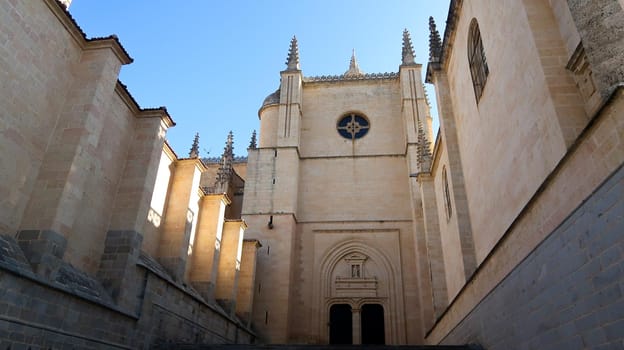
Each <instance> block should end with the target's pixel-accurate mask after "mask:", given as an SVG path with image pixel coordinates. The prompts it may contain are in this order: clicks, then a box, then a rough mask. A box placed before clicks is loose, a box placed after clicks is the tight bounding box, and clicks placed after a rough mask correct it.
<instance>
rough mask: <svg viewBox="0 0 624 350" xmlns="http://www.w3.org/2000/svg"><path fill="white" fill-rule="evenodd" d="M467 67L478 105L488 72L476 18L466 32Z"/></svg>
mask: <svg viewBox="0 0 624 350" xmlns="http://www.w3.org/2000/svg"><path fill="white" fill-rule="evenodd" d="M468 65H469V66H470V75H471V76H472V86H473V87H474V92H475V98H476V99H477V103H478V102H479V99H481V95H482V94H483V87H484V86H485V82H486V81H487V77H488V74H489V73H490V70H489V69H488V66H487V61H486V59H485V51H484V50H483V42H481V32H479V24H478V23H477V19H476V18H473V19H472V22H470V29H469V31H468Z"/></svg>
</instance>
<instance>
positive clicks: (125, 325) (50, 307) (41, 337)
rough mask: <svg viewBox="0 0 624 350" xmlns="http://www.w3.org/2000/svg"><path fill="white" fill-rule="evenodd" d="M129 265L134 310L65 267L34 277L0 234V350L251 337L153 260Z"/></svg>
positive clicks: (13, 246)
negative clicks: (51, 278)
mask: <svg viewBox="0 0 624 350" xmlns="http://www.w3.org/2000/svg"><path fill="white" fill-rule="evenodd" d="M115 234H116V233H109V241H110V240H113V238H114V237H113V236H115ZM134 268H135V269H136V276H137V279H136V281H134V282H135V283H136V286H135V287H136V292H137V294H136V299H135V300H134V302H135V303H134V307H133V308H130V307H126V308H124V309H120V308H119V307H118V306H117V305H116V304H115V303H114V301H113V300H112V299H111V298H110V297H109V296H108V295H107V293H106V292H105V291H104V290H103V289H102V288H101V287H100V286H99V284H98V283H97V281H95V280H92V279H89V277H88V276H87V275H85V274H81V273H80V272H79V271H77V270H75V269H72V268H71V267H69V265H67V264H66V265H64V266H63V267H62V268H61V269H60V270H59V271H61V272H60V273H59V278H58V279H57V280H55V281H48V280H47V279H44V278H42V277H41V276H39V275H36V274H35V273H33V272H32V271H31V270H30V268H29V266H28V264H27V263H26V259H25V257H24V256H23V254H22V253H21V251H20V249H19V246H18V244H17V243H16V242H15V240H14V239H12V238H11V237H7V236H0V285H1V286H2V287H1V288H0V349H6V348H8V347H10V348H11V349H18V348H22V347H23V348H24V349H28V348H30V349H33V350H34V349H49V348H52V349H66V348H68V349H72V348H76V349H150V348H152V347H153V346H156V345H158V344H161V343H166V342H181V343H184V342H193V343H236V342H243V343H250V342H251V341H252V340H253V334H251V333H250V332H249V331H248V330H247V329H246V328H245V327H243V326H242V325H240V324H239V323H238V321H236V320H235V319H233V318H230V317H229V316H228V315H226V314H225V313H224V312H223V311H222V310H220V309H219V308H218V307H215V306H213V305H209V304H208V303H206V302H205V301H203V300H202V298H201V297H199V295H198V294H197V293H195V292H194V291H193V290H192V289H189V288H187V287H185V286H184V285H180V284H176V283H175V282H173V280H172V279H171V278H170V277H168V276H167V275H165V272H164V269H163V268H162V267H159V266H158V264H157V263H156V262H155V261H153V260H150V259H149V258H147V257H146V256H143V255H142V256H141V257H140V258H138V264H136V265H135V266H134ZM63 271H65V272H63ZM61 275H62V276H61ZM63 276H65V277H63ZM122 277H123V274H122V275H121V277H120V278H122ZM127 284H128V283H126V288H127Z"/></svg>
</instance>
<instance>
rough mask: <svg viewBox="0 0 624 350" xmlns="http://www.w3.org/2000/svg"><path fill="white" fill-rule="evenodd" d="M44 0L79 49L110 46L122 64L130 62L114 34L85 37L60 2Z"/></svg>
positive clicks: (95, 48)
mask: <svg viewBox="0 0 624 350" xmlns="http://www.w3.org/2000/svg"><path fill="white" fill-rule="evenodd" d="M44 2H45V4H46V5H47V6H48V8H49V9H50V10H51V11H52V13H53V14H54V15H55V16H56V18H57V19H58V20H59V22H61V24H62V25H63V26H64V27H65V29H66V30H67V32H68V33H69V34H70V35H71V36H72V38H73V39H74V40H75V41H76V43H77V44H78V46H80V48H81V49H83V50H97V49H102V48H110V49H111V50H113V52H114V53H115V55H116V56H117V58H118V59H119V61H120V62H121V63H122V64H129V63H132V61H133V59H132V57H130V55H129V54H128V52H127V51H126V49H124V47H123V45H121V43H120V42H119V39H118V38H117V36H116V35H111V36H107V37H102V38H91V39H87V35H86V34H85V33H84V32H83V31H82V28H80V26H79V25H78V23H77V22H76V20H75V19H74V18H73V17H72V15H71V14H70V13H69V11H67V9H66V8H65V6H64V5H63V4H62V3H60V2H59V1H57V0H44Z"/></svg>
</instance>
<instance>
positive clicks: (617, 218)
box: [444, 167, 624, 350]
mask: <svg viewBox="0 0 624 350" xmlns="http://www.w3.org/2000/svg"><path fill="white" fill-rule="evenodd" d="M622 213H624V168H623V167H621V168H620V169H619V170H618V171H617V172H616V173H614V174H613V175H612V176H611V177H610V178H609V179H608V180H607V181H606V182H605V183H604V184H602V185H601V186H600V188H599V189H598V190H597V191H596V192H595V193H594V194H593V195H592V196H591V197H590V198H588V199H587V201H585V203H583V205H581V206H580V207H579V208H578V209H577V210H576V211H575V212H574V213H573V214H572V215H571V216H569V217H568V218H567V219H566V220H565V221H564V222H562V224H561V225H560V226H559V228H558V229H556V230H555V231H554V232H552V233H551V234H550V235H549V237H548V238H547V239H546V240H544V242H542V243H541V244H540V245H539V246H538V247H537V248H536V250H535V251H534V252H533V253H531V254H530V255H529V256H528V257H527V258H526V259H525V260H524V261H523V262H522V263H521V264H520V265H518V267H516V268H515V269H514V271H513V272H512V273H511V274H509V276H507V277H506V278H505V279H504V280H503V281H502V282H501V283H500V284H499V285H498V286H497V287H496V288H495V289H494V290H493V291H492V292H491V293H490V294H489V296H487V297H486V298H485V299H484V300H483V301H482V302H481V303H480V304H479V305H478V306H477V307H476V308H475V309H474V310H472V312H470V314H469V315H468V317H467V318H466V319H465V320H463V321H462V322H461V323H460V324H459V325H458V326H457V327H456V328H455V330H453V331H452V332H451V333H450V334H448V335H447V337H446V338H445V340H444V343H447V344H459V343H469V342H478V343H480V344H481V345H483V346H484V348H486V349H493V350H496V349H509V348H523V347H526V348H540V349H564V348H565V349H572V348H601V347H604V348H609V347H618V346H621V344H622V341H623V340H624V332H623V330H624V328H623V327H624V324H623V322H624V321H623V319H622V315H624V314H623V313H622V311H624V301H623V296H624V292H623V291H622V290H621V285H622V283H623V281H624V236H623V235H622V232H624V217H623V216H622Z"/></svg>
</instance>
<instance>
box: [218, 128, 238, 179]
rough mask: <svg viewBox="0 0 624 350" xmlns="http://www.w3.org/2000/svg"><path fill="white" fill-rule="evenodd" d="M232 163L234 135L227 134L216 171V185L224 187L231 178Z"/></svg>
mask: <svg viewBox="0 0 624 350" xmlns="http://www.w3.org/2000/svg"><path fill="white" fill-rule="evenodd" d="M233 161H234V134H233V133H232V131H230V132H229V134H228V136H227V140H226V141H225V147H223V155H222V156H221V166H220V167H219V170H217V185H224V184H226V183H227V182H228V181H230V178H231V177H232V162H233Z"/></svg>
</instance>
